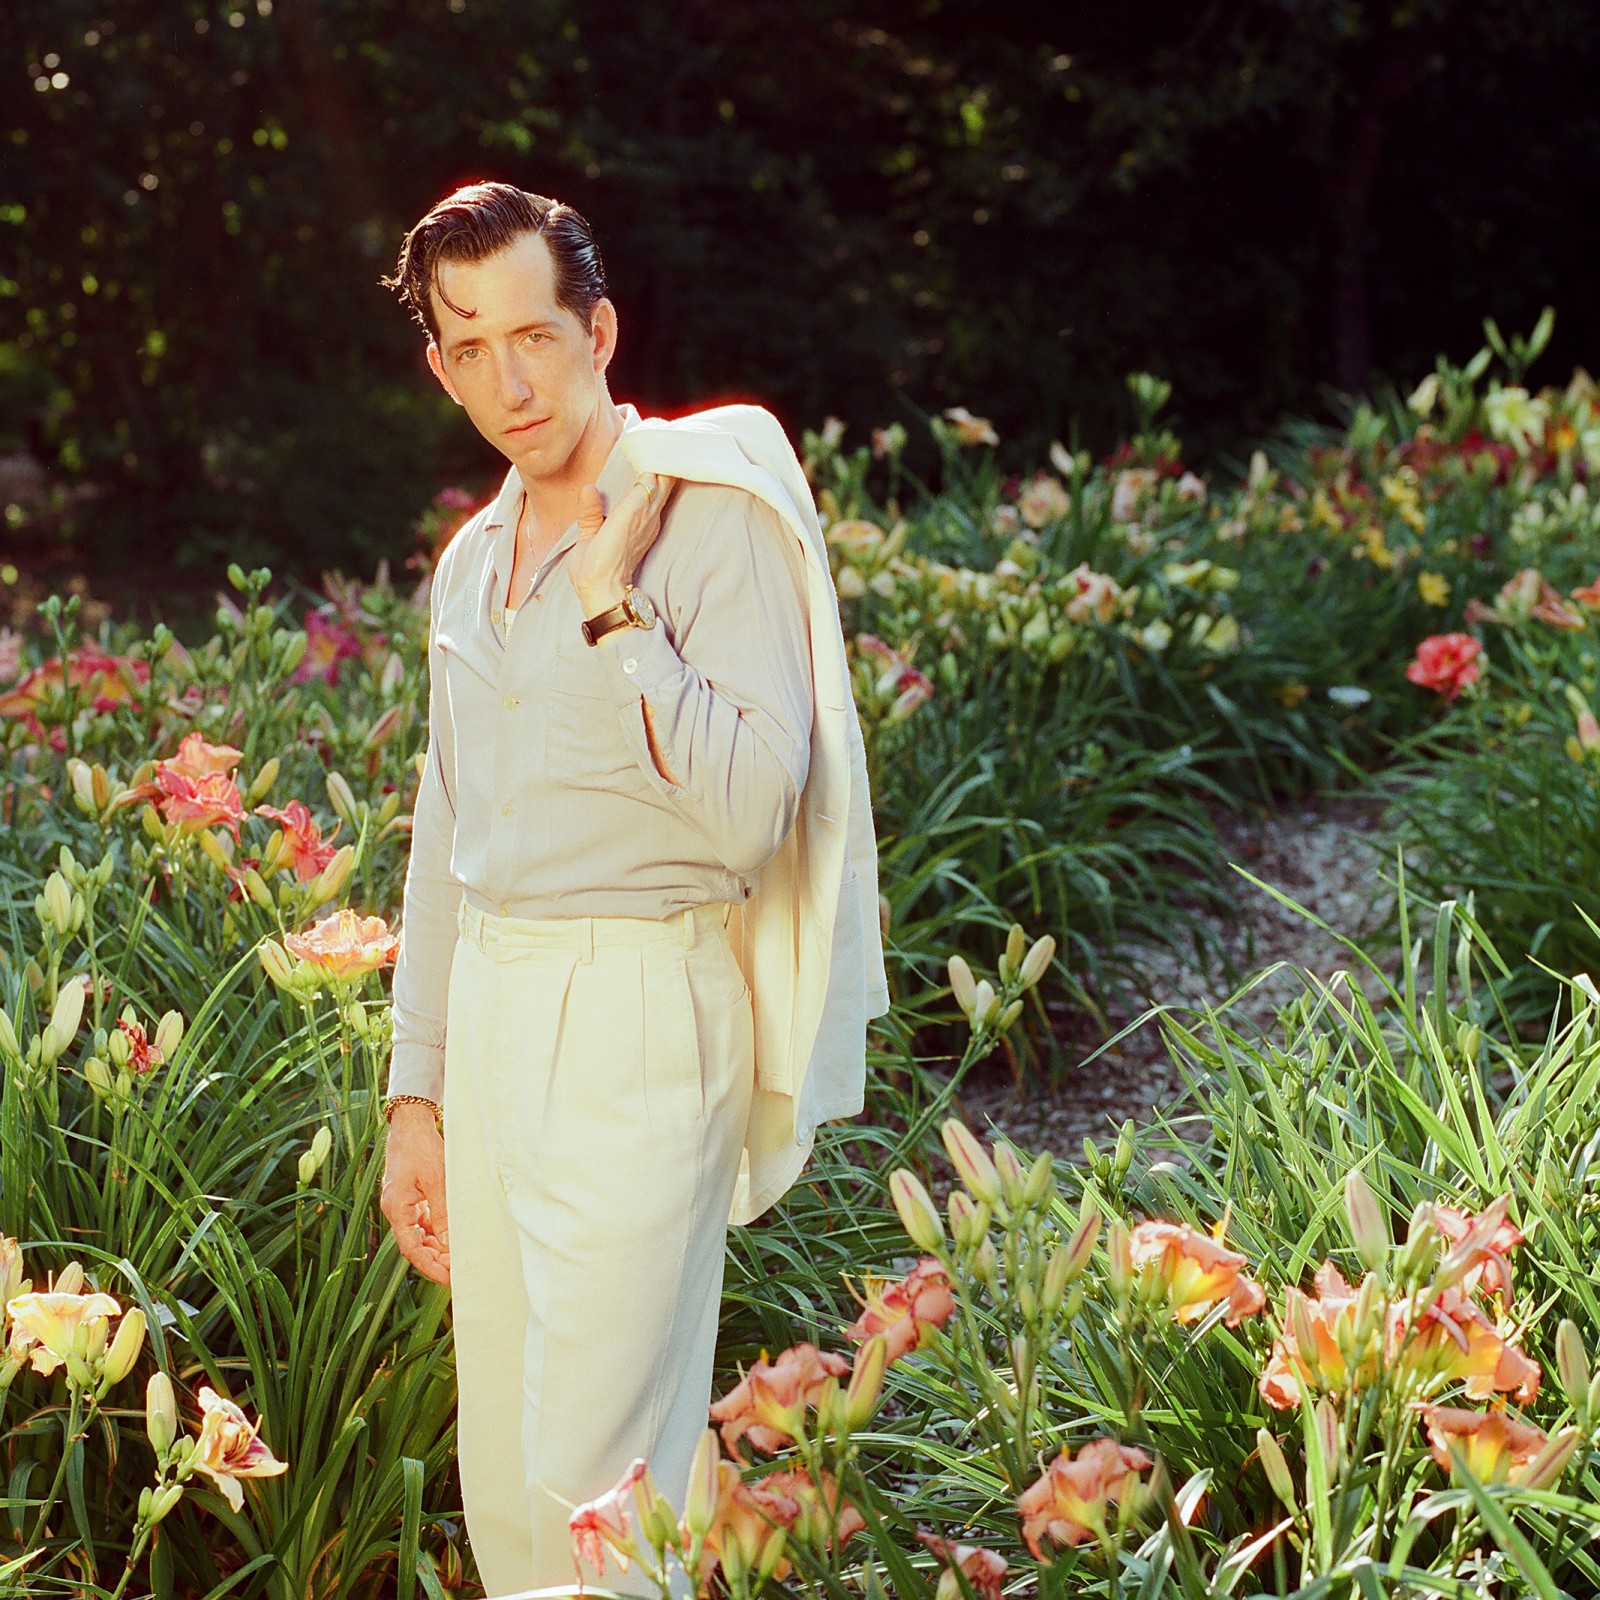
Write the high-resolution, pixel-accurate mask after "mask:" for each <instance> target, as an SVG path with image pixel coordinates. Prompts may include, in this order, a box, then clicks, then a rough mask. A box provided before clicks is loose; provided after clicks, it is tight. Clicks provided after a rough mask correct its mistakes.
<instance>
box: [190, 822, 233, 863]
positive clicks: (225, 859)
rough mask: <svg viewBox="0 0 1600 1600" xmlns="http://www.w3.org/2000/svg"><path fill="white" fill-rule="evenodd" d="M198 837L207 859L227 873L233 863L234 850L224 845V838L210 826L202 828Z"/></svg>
mask: <svg viewBox="0 0 1600 1600" xmlns="http://www.w3.org/2000/svg"><path fill="white" fill-rule="evenodd" d="M198 837H199V840H200V848H201V850H202V851H204V852H205V856H206V859H207V860H208V861H210V863H211V865H212V866H214V867H215V868H216V869H217V871H218V872H222V873H226V872H227V871H228V869H229V868H230V867H231V866H232V865H233V852H232V851H231V850H229V849H228V848H227V847H226V846H224V844H223V842H222V840H221V839H219V838H218V837H217V835H216V834H215V833H213V832H212V830H211V829H210V828H205V829H202V830H201V832H200V834H199V836H198Z"/></svg>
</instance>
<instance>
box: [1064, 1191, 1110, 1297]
mask: <svg viewBox="0 0 1600 1600" xmlns="http://www.w3.org/2000/svg"><path fill="white" fill-rule="evenodd" d="M1100 1220H1101V1219H1100V1213H1099V1212H1098V1211H1095V1210H1092V1209H1091V1210H1087V1211H1085V1212H1084V1215H1083V1217H1082V1218H1081V1219H1080V1220H1079V1223H1078V1226H1077V1227H1076V1228H1075V1229H1073V1232H1072V1237H1071V1238H1070V1239H1068V1240H1067V1242H1066V1244H1065V1245H1064V1246H1063V1247H1062V1249H1063V1250H1064V1252H1065V1254H1066V1267H1065V1271H1066V1274H1067V1276H1066V1281H1067V1282H1068V1283H1075V1282H1077V1280H1078V1279H1079V1278H1081V1277H1082V1276H1083V1269H1084V1268H1085V1267H1087V1266H1088V1265H1089V1257H1090V1256H1091V1255H1093V1253H1094V1247H1095V1244H1096V1242H1097V1241H1098V1240H1099V1238H1100Z"/></svg>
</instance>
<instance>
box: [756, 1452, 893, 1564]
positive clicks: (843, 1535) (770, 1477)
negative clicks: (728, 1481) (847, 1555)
mask: <svg viewBox="0 0 1600 1600" xmlns="http://www.w3.org/2000/svg"><path fill="white" fill-rule="evenodd" d="M760 1487H761V1488H762V1489H764V1490H765V1491H766V1492H767V1493H768V1494H773V1495H777V1496H778V1497H779V1498H780V1499H784V1500H792V1501H793V1502H794V1503H795V1504H796V1505H797V1506H798V1507H799V1508H800V1509H799V1514H798V1515H797V1516H796V1517H795V1519H794V1521H793V1522H792V1523H791V1524H790V1531H791V1533H792V1534H793V1536H794V1537H795V1538H796V1539H798V1540H799V1541H800V1542H801V1543H802V1544H804V1545H808V1546H810V1547H811V1548H812V1549H814V1550H819V1551H820V1550H836V1549H838V1548H839V1546H840V1545H842V1544H844V1543H846V1542H847V1541H848V1540H850V1539H853V1538H854V1537H855V1536H856V1535H857V1534H858V1533H860V1532H861V1530H862V1529H863V1528H864V1527H866V1525H867V1519H866V1518H865V1517H863V1516H862V1515H861V1513H860V1512H859V1511H858V1510H857V1509H856V1508H855V1507H854V1506H853V1505H851V1504H850V1502H849V1501H848V1500H846V1499H845V1498H844V1493H843V1491H842V1490H841V1489H840V1487H839V1485H838V1482H837V1481H836V1480H835V1478H834V1476H833V1474H832V1473H831V1472H822V1473H821V1474H820V1475H819V1477H818V1478H813V1477H812V1476H811V1474H810V1473H808V1472H806V1471H805V1470H804V1469H803V1468H796V1469H795V1470H793V1471H791V1472H770V1473H768V1474H767V1476H766V1477H764V1478H763V1479H762V1480H761V1484H760Z"/></svg>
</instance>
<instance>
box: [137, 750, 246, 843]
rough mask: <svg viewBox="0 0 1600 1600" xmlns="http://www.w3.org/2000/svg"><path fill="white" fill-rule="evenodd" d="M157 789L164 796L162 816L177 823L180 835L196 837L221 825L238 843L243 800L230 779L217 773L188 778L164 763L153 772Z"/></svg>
mask: <svg viewBox="0 0 1600 1600" xmlns="http://www.w3.org/2000/svg"><path fill="white" fill-rule="evenodd" d="M156 787H157V788H158V789H159V790H160V791H161V793H162V795H163V796H165V798H164V799H163V800H162V802H161V815H162V816H163V817H165V818H166V820H167V821H168V822H170V823H176V824H177V826H178V832H179V833H183V834H188V833H198V832H199V831H200V830H201V829H202V828H209V827H211V826H212V825H213V824H215V823H219V822H220V823H222V824H223V825H224V826H225V827H226V828H227V829H228V830H229V832H231V833H232V834H233V837H234V840H235V842H237V840H238V838H239V824H240V823H241V822H242V821H244V800H243V798H242V797H241V796H240V794H239V789H238V786H237V785H236V784H235V783H234V781H233V779H232V778H225V777H223V776H222V774H221V773H218V772H213V773H209V774H207V776H205V777H203V778H191V777H190V776H189V775H188V774H187V773H184V772H179V771H177V770H176V769H175V768H173V767H170V766H168V765H167V764H166V763H165V762H163V763H162V764H161V765H160V766H158V767H157V768H156Z"/></svg>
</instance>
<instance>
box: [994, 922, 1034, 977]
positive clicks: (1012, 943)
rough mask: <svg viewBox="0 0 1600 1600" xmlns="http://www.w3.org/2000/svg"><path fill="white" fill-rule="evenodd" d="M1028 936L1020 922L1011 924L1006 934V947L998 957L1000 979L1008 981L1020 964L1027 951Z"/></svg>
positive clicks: (1014, 974) (1015, 973)
mask: <svg viewBox="0 0 1600 1600" xmlns="http://www.w3.org/2000/svg"><path fill="white" fill-rule="evenodd" d="M1027 948H1028V936H1027V934H1025V933H1024V932H1023V931H1022V924H1021V923H1020V922H1013V923H1012V924H1011V931H1010V932H1009V933H1008V934H1007V935H1006V948H1005V952H1004V954H1003V955H1002V956H1001V957H1000V981H1001V982H1002V983H1010V982H1011V980H1012V979H1013V978H1014V977H1015V976H1016V975H1017V972H1018V970H1019V969H1020V968H1021V966H1022V958H1023V956H1024V955H1025V954H1026V953H1027Z"/></svg>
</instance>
